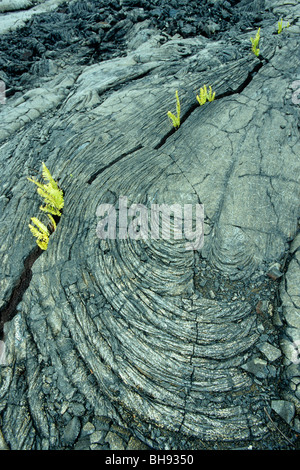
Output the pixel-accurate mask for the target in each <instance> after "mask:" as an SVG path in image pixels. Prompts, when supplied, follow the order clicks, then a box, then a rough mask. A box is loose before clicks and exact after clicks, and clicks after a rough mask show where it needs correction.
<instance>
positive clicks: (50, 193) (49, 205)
mask: <svg viewBox="0 0 300 470" xmlns="http://www.w3.org/2000/svg"><path fill="white" fill-rule="evenodd" d="M42 165H43V172H42V175H43V178H44V180H45V181H48V183H47V184H45V183H44V184H43V183H40V182H39V181H36V180H35V179H34V178H28V179H29V181H32V182H33V183H34V184H36V185H37V186H38V189H37V192H38V194H39V195H40V196H41V197H42V198H43V199H44V203H45V205H44V206H40V209H41V210H42V211H44V212H49V213H50V214H52V215H58V216H61V210H62V208H63V207H64V196H63V192H62V190H61V189H59V187H58V185H57V183H56V182H55V181H54V179H53V178H52V176H51V173H50V171H49V170H48V168H47V167H46V165H45V164H44V163H42Z"/></svg>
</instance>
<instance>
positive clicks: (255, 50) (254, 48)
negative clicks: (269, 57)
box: [250, 28, 260, 57]
mask: <svg viewBox="0 0 300 470" xmlns="http://www.w3.org/2000/svg"><path fill="white" fill-rule="evenodd" d="M259 39H260V28H258V31H257V33H256V35H255V38H250V41H251V43H252V52H253V53H254V54H255V55H256V56H257V57H258V56H259V49H258V43H259Z"/></svg>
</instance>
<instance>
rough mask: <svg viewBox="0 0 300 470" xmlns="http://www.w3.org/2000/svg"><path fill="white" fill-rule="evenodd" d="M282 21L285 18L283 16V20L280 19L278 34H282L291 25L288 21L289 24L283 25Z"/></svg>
mask: <svg viewBox="0 0 300 470" xmlns="http://www.w3.org/2000/svg"><path fill="white" fill-rule="evenodd" d="M282 22H283V20H282V18H281V20H280V21H278V31H277V32H278V34H280V33H281V32H282V31H283V30H284V29H285V28H289V26H290V23H289V22H287V24H286V25H285V26H283V24H282Z"/></svg>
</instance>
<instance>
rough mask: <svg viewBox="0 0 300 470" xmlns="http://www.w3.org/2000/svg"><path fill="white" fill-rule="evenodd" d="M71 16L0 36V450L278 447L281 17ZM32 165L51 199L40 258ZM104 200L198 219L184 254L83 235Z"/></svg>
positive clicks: (73, 7)
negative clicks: (54, 214) (57, 212)
mask: <svg viewBox="0 0 300 470" xmlns="http://www.w3.org/2000/svg"><path fill="white" fill-rule="evenodd" d="M84 3H86V2H81V1H78V2H76V1H73V2H70V5H69V6H68V5H65V4H62V5H61V6H60V7H59V9H58V10H56V11H55V12H52V13H46V14H45V16H43V15H34V17H32V19H31V20H29V23H26V27H25V29H23V28H22V29H19V30H17V31H16V32H14V31H12V32H10V33H6V34H5V35H3V36H2V37H1V45H2V46H3V47H2V50H3V54H2V57H1V59H0V60H1V62H0V63H1V69H2V70H1V72H0V73H1V75H0V79H1V80H3V81H4V82H5V84H6V88H7V89H8V90H10V91H8V92H7V99H6V103H5V104H4V105H2V107H1V108H0V117H1V123H2V126H1V129H0V166H1V177H0V181H1V195H0V205H1V213H0V216H1V224H0V239H1V245H0V246H1V248H0V250H1V256H2V263H1V277H0V309H1V310H0V313H1V318H0V321H1V322H2V323H1V324H0V326H1V327H2V326H3V324H4V323H5V324H4V336H3V337H2V338H1V339H2V340H4V342H5V361H4V360H3V359H2V360H3V362H5V364H4V365H2V366H1V369H0V429H1V433H0V447H3V448H4V447H9V448H11V449H64V448H76V449H103V450H104V449H111V450H118V449H119V450H123V449H143V448H154V449H206V448H207V449H215V448H217V449H231V448H237V447H238V448H240V447H242V448H247V446H252V448H254V449H265V448H272V449H276V448H280V449H285V448H288V449H293V448H297V447H298V446H299V444H298V443H297V432H299V377H300V368H299V362H300V360H299V344H300V343H299V341H300V339H299V331H300V321H299V309H300V303H299V279H300V273H299V246H300V244H299V224H298V221H299V175H300V144H299V129H300V124H299V123H300V121H299V99H298V95H297V90H298V88H300V86H299V87H298V88H297V86H296V85H295V84H297V81H299V80H300V60H299V55H297V54H296V52H295V51H297V50H298V51H299V42H300V40H299V33H300V23H299V17H300V8H299V5H298V4H297V2H291V3H289V4H288V5H286V4H284V2H281V1H275V0H273V1H272V0H270V1H265V2H263V1H261V2H256V1H255V2H254V1H253V2H224V5H220V4H219V3H220V2H213V7H212V6H211V3H210V2H201V3H202V4H203V5H202V6H203V8H202V10H201V12H202V13H201V15H202V16H201V15H200V14H198V15H199V16H197V14H196V11H197V9H196V6H197V3H199V2H183V1H172V2H168V3H169V5H166V3H165V2H160V1H153V2H144V1H135V2H129V1H113V2H109V4H110V6H105V7H104V6H103V8H102V10H101V9H100V10H99V6H98V7H97V8H98V11H97V12H96V11H95V9H96V7H95V4H94V3H95V2H89V5H90V6H89V7H88V8H87V7H86V6H84ZM171 4H172V5H171ZM235 4H236V5H235ZM109 8H111V10H110V9H109ZM183 11H184V12H185V15H184V14H183ZM6 14H7V13H6ZM281 17H283V18H284V20H285V21H287V20H289V22H290V23H291V26H290V27H289V28H287V29H284V31H283V32H282V33H281V34H280V35H278V34H277V21H278V20H279V19H280V18H281ZM79 19H80V21H81V23H80V27H79ZM72 22H73V23H72ZM214 24H217V25H219V27H218V28H216V27H213V26H214ZM72 25H73V29H72V31H73V33H72V34H73V35H72V34H71V33H70V31H71V27H72ZM74 25H76V28H75V27H74ZM62 26H64V28H62ZM68 27H69V28H70V29H68ZM258 27H261V40H260V45H259V46H260V55H259V56H258V57H256V56H255V55H254V54H253V53H252V52H251V42H250V36H254V35H255V33H256V31H257V29H258ZM51 31H52V32H51ZM57 31H60V37H58V36H57V35H56V34H58V32H57ZM24 32H25V33H24ZM43 32H44V33H43ZM75 33H76V34H75ZM22 34H25V36H26V37H27V45H26V44H24V37H23V46H24V47H23V49H22V48H19V47H18V46H17V45H18V44H19V43H20V41H21V39H22ZM51 34H52V35H51ZM9 35H10V36H9ZM8 38H9V39H10V44H11V49H9V47H8ZM5 43H6V47H7V49H5V47H4V44H5ZM13 45H14V46H15V48H16V49H15V50H14V49H13ZM26 51H27V52H26ZM33 51H34V54H35V58H33V57H32V55H30V53H33ZM14 65H15V66H16V67H17V68H18V70H19V71H18V73H17V72H16V70H14ZM204 84H207V85H212V87H213V91H215V92H216V99H215V100H214V101H213V102H211V103H206V104H205V105H204V106H201V107H200V106H199V105H198V103H197V100H196V95H197V94H198V93H199V89H200V87H202V86H203V85H204ZM175 90H178V93H179V97H180V102H181V118H182V119H181V126H180V127H179V129H178V130H177V131H175V130H174V129H173V128H172V124H171V123H170V121H169V119H168V118H167V111H169V110H172V112H175ZM298 94H299V90H298ZM41 162H45V164H46V166H47V167H48V168H49V169H50V171H51V172H52V174H53V176H54V178H55V179H56V180H58V181H59V184H60V186H61V188H62V189H63V191H64V196H65V206H64V210H63V215H62V217H61V219H60V221H59V224H58V226H57V230H56V232H55V233H54V234H53V235H51V237H50V241H49V246H48V249H47V251H45V252H43V253H41V252H39V251H38V250H36V248H35V241H34V239H33V237H32V235H31V233H30V231H29V229H28V223H29V221H30V217H32V216H33V215H36V213H37V212H38V207H39V205H40V200H39V199H38V197H37V195H36V192H35V188H34V187H33V185H32V183H30V182H29V181H28V180H27V176H35V177H39V176H40V175H41ZM120 196H126V197H127V198H128V206H130V205H131V204H133V203H137V204H143V205H144V206H146V207H148V208H150V206H151V204H153V203H157V204H163V203H165V204H172V203H179V204H187V203H189V204H197V203H201V204H203V205H204V216H205V219H204V245H203V248H202V249H201V250H200V251H198V250H186V246H185V244H186V240H184V239H178V240H172V239H171V240H164V239H162V238H160V239H158V240H155V239H151V237H148V238H147V239H145V240H133V239H132V238H127V239H125V240H120V239H119V238H118V237H117V238H116V239H106V240H102V239H100V238H99V237H98V236H97V231H96V229H97V224H98V222H99V216H97V208H98V207H99V205H100V204H104V203H106V204H107V203H109V204H112V205H114V206H115V207H116V209H117V213H118V202H119V197H120ZM297 234H298V235H297ZM24 265H25V272H24ZM274 265H275V267H276V270H275V268H274ZM26 267H27V268H26ZM278 272H279V274H278ZM276 273H277V274H276ZM20 280H21V281H22V282H21V281H20ZM22 286H23V288H22ZM23 291H24V292H23ZM7 320H10V321H7ZM2 349H3V345H2V346H1V350H2ZM2 356H3V354H2ZM281 403H284V409H283V408H282V407H279V405H278V404H281ZM272 404H273V405H272ZM279 408H280V410H279ZM278 410H279V411H280V412H279V413H278ZM282 410H283V411H282ZM286 410H288V411H289V413H288V420H286V419H285V418H284V419H282V416H281V415H284V416H286ZM290 410H294V413H293V414H291V412H290ZM270 417H271V420H270ZM274 423H275V425H274Z"/></svg>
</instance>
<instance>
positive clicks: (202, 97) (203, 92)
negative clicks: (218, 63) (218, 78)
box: [196, 85, 216, 106]
mask: <svg viewBox="0 0 300 470" xmlns="http://www.w3.org/2000/svg"><path fill="white" fill-rule="evenodd" d="M215 95H216V92H215V91H214V93H213V92H212V88H211V86H209V92H207V88H206V85H204V86H203V88H200V94H199V95H197V97H196V98H197V100H198V103H199V104H200V106H203V105H204V104H205V103H206V101H207V100H208V101H213V100H214V99H215Z"/></svg>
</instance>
